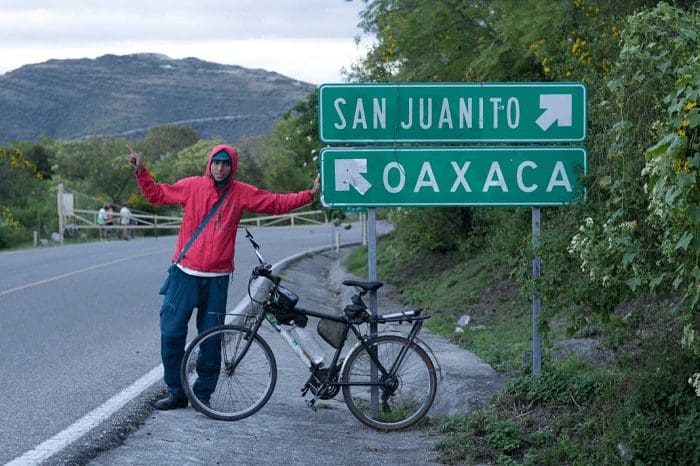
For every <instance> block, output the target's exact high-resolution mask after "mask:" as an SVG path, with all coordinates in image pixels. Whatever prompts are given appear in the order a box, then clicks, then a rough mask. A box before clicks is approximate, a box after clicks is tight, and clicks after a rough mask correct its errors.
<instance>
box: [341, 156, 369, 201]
mask: <svg viewBox="0 0 700 466" xmlns="http://www.w3.org/2000/svg"><path fill="white" fill-rule="evenodd" d="M362 173H367V159H336V160H335V190H336V191H350V186H352V187H353V188H355V189H356V190H357V192H358V193H360V194H361V195H363V196H364V195H365V193H366V192H367V190H368V189H369V188H371V187H372V184H371V183H370V182H369V181H367V180H366V179H365V178H364V177H363V176H362V175H361V174H362Z"/></svg>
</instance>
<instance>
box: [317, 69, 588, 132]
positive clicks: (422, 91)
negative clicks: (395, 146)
mask: <svg viewBox="0 0 700 466" xmlns="http://www.w3.org/2000/svg"><path fill="white" fill-rule="evenodd" d="M318 93H319V98H318V101H319V137H320V139H321V140H322V141H324V142H327V143H349V142H358V143H386V142H423V143H427V142H466V141H471V142H536V143H545V142H564V141H570V142H571V141H583V140H584V139H585V138H586V102H587V95H586V94H587V92H586V86H585V85H584V84H581V83H484V84H464V83H441V84H430V83H419V84H415V83H414V84H411V83H406V84H401V83H395V84H324V85H322V86H321V87H320V88H319V91H318Z"/></svg>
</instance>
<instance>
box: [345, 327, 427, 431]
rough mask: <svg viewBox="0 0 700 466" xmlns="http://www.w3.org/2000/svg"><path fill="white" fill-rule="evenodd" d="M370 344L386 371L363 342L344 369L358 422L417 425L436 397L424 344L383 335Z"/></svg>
mask: <svg viewBox="0 0 700 466" xmlns="http://www.w3.org/2000/svg"><path fill="white" fill-rule="evenodd" d="M368 344H369V345H370V346H371V347H372V348H373V351H374V352H375V354H376V356H377V360H378V362H379V363H380V364H381V366H382V368H383V369H384V371H382V370H379V369H377V366H376V365H375V364H373V363H372V359H371V357H370V354H369V352H368V351H367V349H366V348H365V347H364V346H357V347H356V348H355V349H354V350H353V351H351V352H350V354H348V356H347V359H346V362H345V367H344V369H343V380H342V383H343V398H344V399H345V404H347V405H348V408H349V409H350V412H351V413H352V414H353V415H354V416H355V417H356V418H357V419H358V420H359V421H360V422H362V423H363V424H366V425H368V426H369V427H372V428H374V429H379V430H397V429H403V428H406V427H409V426H411V425H413V424H415V423H416V422H418V421H419V420H420V419H421V418H422V417H423V416H425V414H426V413H427V412H428V410H429V409H430V406H432V404H433V400H434V399H435V391H436V390H437V377H436V375H435V366H434V365H433V362H432V361H431V360H430V357H428V354H427V353H426V352H425V350H423V348H421V347H420V346H418V345H416V344H415V343H411V342H410V341H409V340H408V339H407V338H404V337H401V336H397V335H382V336H379V337H377V338H375V339H373V340H371V341H370V342H368ZM373 392H374V396H373Z"/></svg>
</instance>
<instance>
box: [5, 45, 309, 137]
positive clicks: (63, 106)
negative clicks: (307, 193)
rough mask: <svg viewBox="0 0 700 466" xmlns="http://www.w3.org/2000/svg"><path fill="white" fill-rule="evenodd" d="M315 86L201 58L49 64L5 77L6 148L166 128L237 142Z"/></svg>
mask: <svg viewBox="0 0 700 466" xmlns="http://www.w3.org/2000/svg"><path fill="white" fill-rule="evenodd" d="M314 89H315V86H314V85H313V84H309V83H305V82H301V81H296V80H294V79H291V78H288V77H285V76H282V75H280V74H277V73H273V72H269V71H265V70H259V69H247V68H243V67H240V66H232V65H221V64H217V63H211V62H206V61H202V60H198V59H196V58H185V59H182V60H173V59H170V58H168V57H166V56H163V55H157V54H134V55H124V56H117V55H104V56H102V57H99V58H96V59H87V58H86V59H77V60H49V61H47V62H44V63H39V64H35V65H26V66H23V67H21V68H19V69H17V70H14V71H11V72H9V73H6V74H4V75H0V144H7V143H10V142H14V141H20V140H37V139H39V138H40V137H41V135H43V134H45V135H48V136H50V137H52V138H56V139H84V138H88V137H92V136H110V137H129V138H132V137H133V138H139V137H142V136H144V135H145V134H146V132H147V131H148V129H149V128H151V127H153V126H161V125H166V124H179V125H184V126H189V127H190V128H192V129H193V130H195V131H196V132H197V134H198V135H199V137H201V138H203V139H208V138H212V137H216V136H221V137H223V138H224V139H225V140H226V142H228V143H231V144H235V143H236V142H237V140H238V139H239V138H240V137H242V136H252V135H259V134H262V133H265V132H267V131H269V130H270V129H271V128H272V126H273V124H274V123H275V121H276V120H278V119H279V118H280V117H281V116H282V115H283V114H284V113H285V112H286V111H287V110H288V109H289V108H290V107H291V106H292V105H293V104H294V103H295V102H297V101H298V100H302V99H304V98H306V97H307V95H308V94H309V93H310V92H312V91H313V90H314Z"/></svg>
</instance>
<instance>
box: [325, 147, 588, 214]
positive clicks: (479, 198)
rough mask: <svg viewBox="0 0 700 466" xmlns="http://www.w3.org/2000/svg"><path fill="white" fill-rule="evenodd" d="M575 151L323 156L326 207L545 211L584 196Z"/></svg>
mask: <svg viewBox="0 0 700 466" xmlns="http://www.w3.org/2000/svg"><path fill="white" fill-rule="evenodd" d="M586 172H587V154H586V150H585V149H582V148H574V147H492V148H486V147H483V148H482V147H479V148H456V147H411V148H383V149H380V148H366V149H352V148H343V149H341V148H325V149H323V150H322V151H321V186H322V190H321V201H322V202H323V204H324V205H326V206H328V207H346V206H367V207H389V206H391V207H398V206H551V205H563V204H568V203H570V202H572V201H574V200H575V199H577V198H578V197H580V196H582V195H583V187H582V186H581V183H580V180H579V179H580V176H581V175H582V174H584V173H586Z"/></svg>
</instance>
